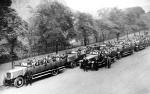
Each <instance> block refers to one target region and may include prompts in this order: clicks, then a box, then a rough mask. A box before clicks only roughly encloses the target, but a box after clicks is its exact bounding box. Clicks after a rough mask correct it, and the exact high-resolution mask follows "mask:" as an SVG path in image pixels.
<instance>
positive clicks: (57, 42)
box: [55, 39, 58, 54]
mask: <svg viewBox="0 0 150 94" xmlns="http://www.w3.org/2000/svg"><path fill="white" fill-rule="evenodd" d="M55 46H56V54H57V53H58V39H56V45H55Z"/></svg>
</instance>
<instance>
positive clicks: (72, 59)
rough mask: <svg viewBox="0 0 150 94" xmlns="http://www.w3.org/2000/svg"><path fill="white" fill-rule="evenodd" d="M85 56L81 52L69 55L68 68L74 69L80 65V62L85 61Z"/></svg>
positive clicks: (71, 52) (69, 53) (73, 52)
mask: <svg viewBox="0 0 150 94" xmlns="http://www.w3.org/2000/svg"><path fill="white" fill-rule="evenodd" d="M83 57H84V56H83V54H82V52H81V51H70V52H68V53H67V63H66V66H67V67H70V68H74V67H76V66H78V65H79V61H80V60H82V59H83Z"/></svg>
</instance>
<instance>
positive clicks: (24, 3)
mask: <svg viewBox="0 0 150 94" xmlns="http://www.w3.org/2000/svg"><path fill="white" fill-rule="evenodd" d="M13 1H14V2H13V4H12V7H13V8H15V9H16V10H17V12H18V13H19V15H20V16H21V17H22V18H23V19H25V20H26V19H28V18H29V17H30V16H31V14H30V9H29V6H30V7H32V8H35V7H36V6H37V5H38V4H40V3H41V1H43V0H13ZM57 1H60V2H62V3H64V4H66V5H67V6H68V7H70V8H71V9H73V10H75V11H81V12H87V13H90V14H92V15H93V16H96V14H97V11H98V10H99V9H102V8H112V7H118V8H120V9H124V8H128V7H135V6H141V7H143V8H144V9H145V11H150V0H57Z"/></svg>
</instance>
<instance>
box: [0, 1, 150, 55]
mask: <svg viewBox="0 0 150 94" xmlns="http://www.w3.org/2000/svg"><path fill="white" fill-rule="evenodd" d="M11 3H12V2H11V0H1V1H0V14H1V15H0V39H1V41H2V40H3V39H5V40H6V41H7V42H6V43H5V45H1V49H4V48H6V49H5V50H3V52H8V54H11V56H12V55H13V54H15V55H16V57H19V58H26V57H30V56H34V55H39V54H44V53H49V52H58V50H63V49H67V48H71V47H76V46H80V45H87V44H90V43H94V42H98V41H105V40H107V39H111V38H116V39H119V37H120V36H122V35H127V37H128V34H130V33H135V34H136V32H139V34H140V33H141V32H142V31H144V32H145V33H146V32H147V31H148V30H149V28H150V13H145V11H144V10H143V9H142V8H141V7H131V8H127V9H125V10H121V9H118V8H107V9H100V10H98V15H99V18H95V17H93V16H92V15H91V14H88V13H82V12H74V11H72V10H71V9H70V8H69V7H67V6H66V5H64V4H62V3H59V2H56V1H51V0H44V1H43V2H42V3H41V4H40V5H38V6H37V7H36V8H35V9H32V11H31V12H32V14H33V15H32V17H31V18H30V19H29V21H28V23H27V22H25V21H24V20H23V19H22V18H20V17H19V16H18V14H17V13H16V11H15V10H14V9H12V8H11ZM73 40H74V41H73ZM4 46H5V47H4ZM3 52H2V51H1V55H3V54H4V53H3Z"/></svg>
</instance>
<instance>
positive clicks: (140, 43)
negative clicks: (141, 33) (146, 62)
mask: <svg viewBox="0 0 150 94" xmlns="http://www.w3.org/2000/svg"><path fill="white" fill-rule="evenodd" d="M134 45H135V48H134V51H139V50H143V49H145V48H146V43H145V41H143V40H141V41H140V40H137V41H135V42H134Z"/></svg>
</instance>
